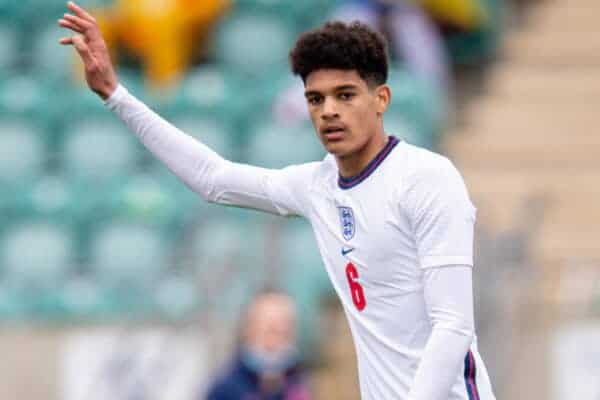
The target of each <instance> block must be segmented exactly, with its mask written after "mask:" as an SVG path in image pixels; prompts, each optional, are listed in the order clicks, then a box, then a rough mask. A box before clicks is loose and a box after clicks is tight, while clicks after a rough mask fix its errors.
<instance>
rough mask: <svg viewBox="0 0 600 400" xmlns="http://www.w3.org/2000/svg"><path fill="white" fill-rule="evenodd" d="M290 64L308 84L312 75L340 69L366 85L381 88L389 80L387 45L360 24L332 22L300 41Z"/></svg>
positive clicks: (379, 36)
mask: <svg viewBox="0 0 600 400" xmlns="http://www.w3.org/2000/svg"><path fill="white" fill-rule="evenodd" d="M290 64H291V67H292V72H293V73H294V75H300V77H301V78H302V80H303V81H304V82H305V83H306V77H307V76H308V75H310V73H311V72H313V71H316V70H319V69H341V70H356V72H357V73H358V74H359V75H360V77H361V78H362V79H364V80H365V82H367V84H369V85H373V84H374V85H381V84H384V83H385V82H386V81H387V77H388V50H387V41H386V39H385V38H384V37H383V36H382V35H381V34H380V33H378V32H376V31H374V30H372V29H371V28H369V27H368V26H367V25H365V24H363V23H361V22H358V21H354V22H352V23H349V24H346V23H344V22H339V21H331V22H327V23H325V24H324V25H323V26H321V27H320V28H317V29H315V30H312V31H308V32H306V33H303V34H302V35H301V36H300V37H299V38H298V40H297V41H296V45H295V46H294V48H293V49H292V50H291V51H290Z"/></svg>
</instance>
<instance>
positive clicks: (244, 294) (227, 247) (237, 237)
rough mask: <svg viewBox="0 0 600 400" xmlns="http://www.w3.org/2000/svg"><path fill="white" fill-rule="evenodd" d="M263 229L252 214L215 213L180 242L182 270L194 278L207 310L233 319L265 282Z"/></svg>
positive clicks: (235, 211)
mask: <svg viewBox="0 0 600 400" xmlns="http://www.w3.org/2000/svg"><path fill="white" fill-rule="evenodd" d="M266 233H267V232H266V231H265V227H264V226H263V225H262V224H261V223H260V218H259V217H258V218H257V216H256V214H255V213H251V214H250V213H248V212H246V211H239V210H232V209H229V210H219V211H216V210H215V212H214V213H213V215H212V216H211V218H207V219H203V220H202V221H201V222H200V223H198V224H197V225H196V227H195V229H192V230H190V233H189V236H186V237H185V238H184V239H183V240H182V241H183V242H185V248H184V249H182V251H183V254H185V255H186V256H185V257H184V258H183V259H182V260H181V267H182V269H183V270H187V271H192V272H193V273H194V274H195V276H196V281H197V282H198V286H199V290H200V292H201V293H202V294H203V298H204V299H205V301H204V303H205V304H206V306H207V307H209V308H210V309H212V310H215V311H216V312H218V313H221V314H222V315H223V318H225V319H230V320H235V319H236V318H237V316H238V314H239V311H240V309H241V307H242V306H243V305H244V304H245V303H246V302H247V301H248V299H249V298H250V296H251V295H252V293H253V292H254V291H255V290H256V288H257V287H259V286H260V285H261V284H262V283H263V281H264V279H265V268H266V266H267V259H266V254H265V253H266V249H267V244H266V238H265V234H266Z"/></svg>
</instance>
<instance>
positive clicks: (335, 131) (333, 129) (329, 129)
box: [321, 124, 346, 141]
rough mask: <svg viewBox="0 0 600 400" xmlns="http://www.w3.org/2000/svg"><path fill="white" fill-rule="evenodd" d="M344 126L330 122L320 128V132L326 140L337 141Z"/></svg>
mask: <svg viewBox="0 0 600 400" xmlns="http://www.w3.org/2000/svg"><path fill="white" fill-rule="evenodd" d="M345 132H346V128H345V126H344V125H342V124H331V125H325V126H323V127H322V128H321V134H322V135H323V136H324V137H325V139H327V141H338V140H342V138H343V137H344V134H345Z"/></svg>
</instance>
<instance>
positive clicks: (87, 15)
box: [67, 1, 96, 22]
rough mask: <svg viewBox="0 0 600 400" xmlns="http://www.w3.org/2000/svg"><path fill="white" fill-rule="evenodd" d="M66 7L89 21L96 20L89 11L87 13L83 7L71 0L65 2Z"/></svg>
mask: <svg viewBox="0 0 600 400" xmlns="http://www.w3.org/2000/svg"><path fill="white" fill-rule="evenodd" d="M67 7H69V10H71V11H73V12H74V13H75V14H77V16H79V17H80V18H83V19H85V20H87V21H90V22H96V18H94V17H92V15H91V14H90V13H88V12H87V11H85V10H84V9H83V8H81V7H79V6H78V5H77V4H75V3H73V2H72V1H69V2H68V3H67Z"/></svg>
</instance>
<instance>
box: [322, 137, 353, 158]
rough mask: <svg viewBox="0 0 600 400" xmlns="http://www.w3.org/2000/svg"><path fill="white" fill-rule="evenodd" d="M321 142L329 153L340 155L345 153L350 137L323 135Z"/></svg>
mask: <svg viewBox="0 0 600 400" xmlns="http://www.w3.org/2000/svg"><path fill="white" fill-rule="evenodd" d="M321 143H322V144H323V147H325V150H327V152H328V153H331V154H333V155H340V153H344V152H345V151H347V148H348V144H349V143H348V138H346V137H331V136H327V135H322V136H321Z"/></svg>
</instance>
